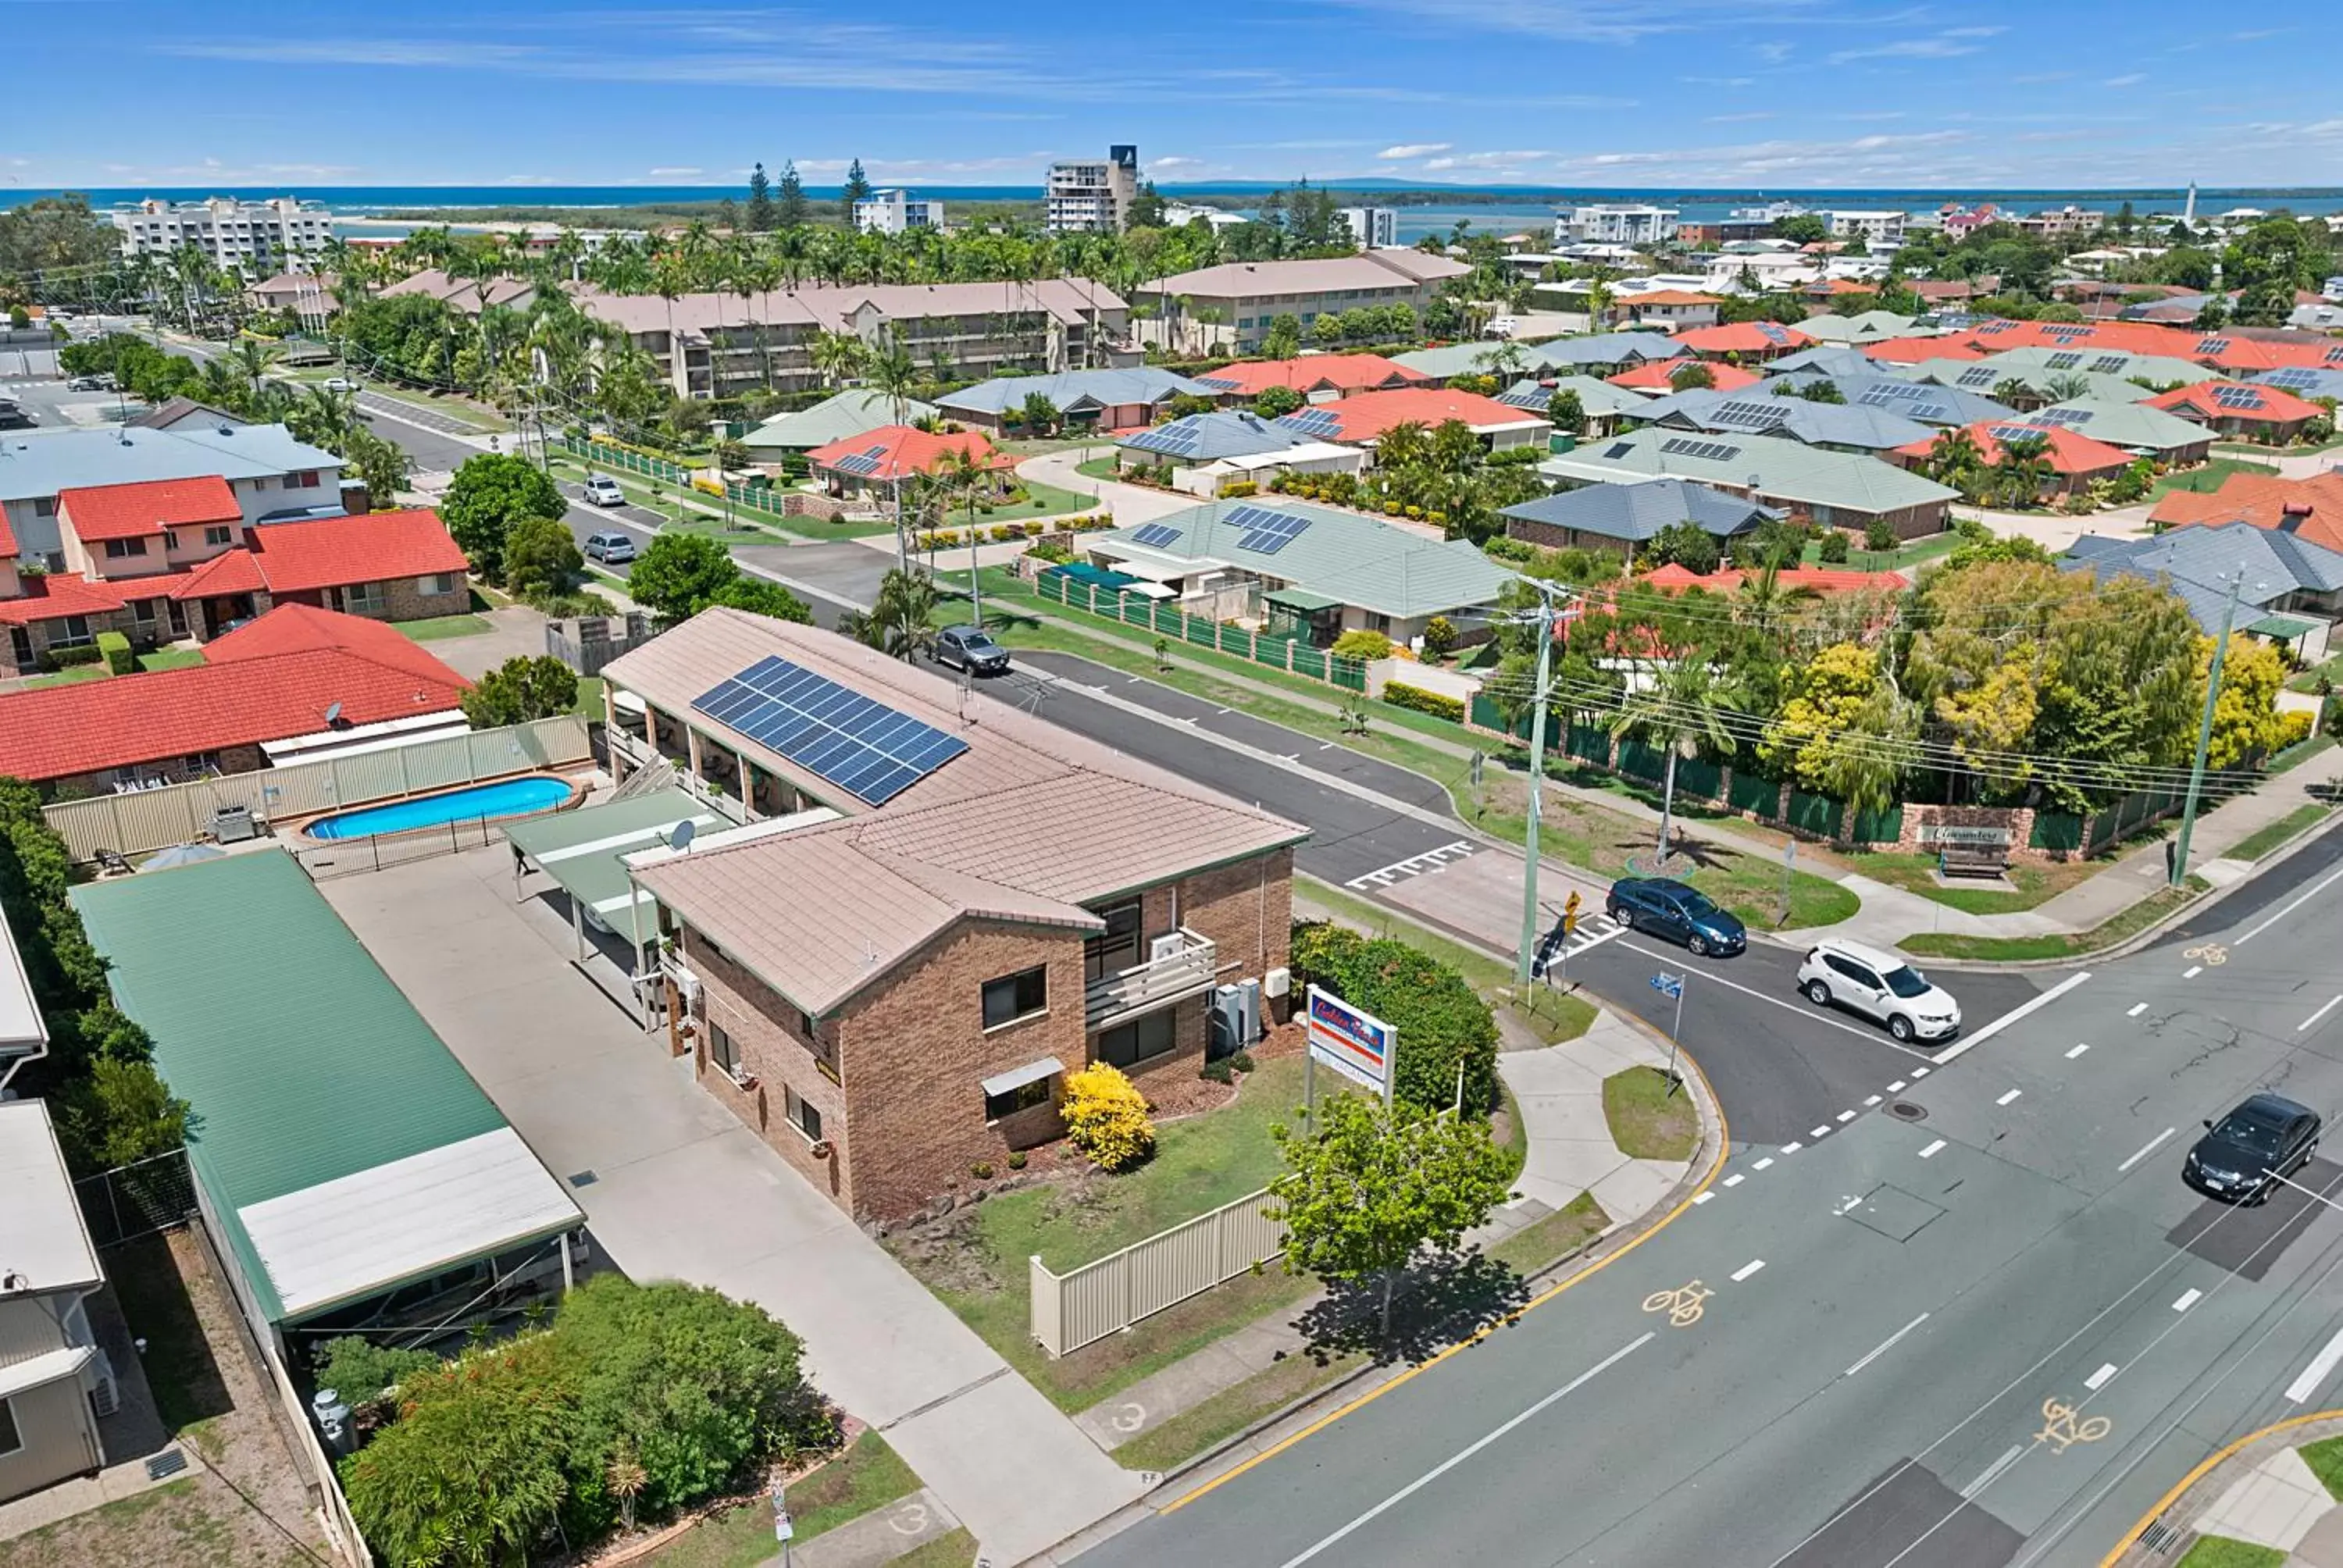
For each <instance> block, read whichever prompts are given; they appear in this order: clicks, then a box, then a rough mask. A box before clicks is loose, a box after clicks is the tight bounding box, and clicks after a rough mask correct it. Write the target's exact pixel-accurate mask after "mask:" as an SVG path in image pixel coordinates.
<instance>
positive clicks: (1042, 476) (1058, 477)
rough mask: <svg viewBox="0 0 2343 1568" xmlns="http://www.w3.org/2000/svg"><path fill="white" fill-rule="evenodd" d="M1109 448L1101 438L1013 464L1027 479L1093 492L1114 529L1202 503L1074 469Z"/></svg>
mask: <svg viewBox="0 0 2343 1568" xmlns="http://www.w3.org/2000/svg"><path fill="white" fill-rule="evenodd" d="M1113 451H1114V447H1113V445H1112V444H1111V443H1110V442H1106V441H1101V442H1100V443H1099V444H1098V445H1096V446H1095V447H1068V448H1067V449H1066V450H1065V451H1062V452H1050V453H1045V454H1044V455H1042V456H1041V457H1028V458H1026V459H1025V460H1024V461H1023V462H1021V463H1020V464H1018V465H1017V471H1018V472H1019V473H1020V474H1022V475H1023V476H1025V477H1027V478H1029V479H1039V480H1041V483H1043V484H1045V485H1055V486H1057V487H1059V488H1060V489H1061V490H1077V491H1081V492H1082V493H1084V494H1089V493H1091V492H1092V491H1095V492H1097V495H1098V498H1099V500H1100V502H1101V504H1102V505H1104V506H1105V508H1107V510H1109V511H1111V512H1112V513H1113V514H1114V521H1115V526H1116V527H1117V528H1132V527H1134V526H1136V525H1138V524H1140V523H1145V522H1152V521H1153V520H1154V519H1155V518H1161V517H1168V516H1170V515H1171V514H1172V513H1173V512H1180V511H1185V510H1187V509H1188V508H1190V507H1193V506H1200V505H1202V498H1200V497H1196V496H1190V495H1183V494H1181V493H1179V492H1176V491H1172V490H1154V489H1150V488H1148V487H1146V486H1144V485H1125V484H1120V483H1117V482H1116V481H1115V480H1112V479H1093V478H1091V477H1090V476H1089V475H1088V474H1084V473H1080V472H1077V470H1078V469H1079V468H1080V467H1081V465H1082V464H1083V463H1085V462H1087V461H1088V460H1090V459H1091V457H1106V456H1109V455H1111V453H1112V452H1113Z"/></svg>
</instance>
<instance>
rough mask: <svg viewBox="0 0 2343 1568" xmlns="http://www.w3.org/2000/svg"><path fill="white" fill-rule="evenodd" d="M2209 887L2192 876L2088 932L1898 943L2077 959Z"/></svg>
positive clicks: (1995, 957)
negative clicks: (2183, 884)
mask: <svg viewBox="0 0 2343 1568" xmlns="http://www.w3.org/2000/svg"><path fill="white" fill-rule="evenodd" d="M2211 886H2212V884H2211V883H2209V882H2207V881H2206V880H2205V879H2204V878H2202V877H2191V878H2189V879H2188V882H2187V886H2186V887H2183V888H2158V889H2157V890H2156V891H2155V892H2153V893H2150V894H2149V895H2148V896H2147V897H2146V898H2144V899H2142V900H2139V901H2138V902H2137V903H2136V904H2134V905H2132V906H2131V907H2130V908H2129V909H2127V910H2121V911H2119V912H2118V913H2117V914H2116V915H2114V916H2112V917H2111V918H2109V919H2108V920H2106V921H2105V922H2104V923H2102V924H2100V925H2098V926H2096V927H2094V928H2092V929H2091V930H2087V931H2071V932H2055V933H2052V934H2050V935H2047V936H2036V937H1967V936H1955V935H1953V934H1951V933H1950V932H1946V931H1920V932H1917V933H1916V934H1914V935H1912V936H1908V937H1906V938H1905V939H1904V940H1902V941H1900V942H1897V943H1896V946H1897V947H1899V948H1902V949H1903V950H1905V951H1906V952H1907V953H1911V954H1913V955H1915V956H1916V957H1919V958H1935V959H1976V960H1980V961H1996V962H2002V963H2009V962H2014V961H2016V960H2025V959H2076V958H2082V957H2085V956H2086V955H2087V954H2090V953H2095V952H2097V951H2098V950H2100V949H2102V948H2111V947H2114V946H2115V945H2116V944H2117V943H2118V942H2121V941H2125V940H2128V939H2129V938H2132V937H2135V936H2137V935H2138V934H2139V933H2140V932H2141V931H2143V930H2147V928H2148V927H2150V926H2152V925H2154V924H2155V923H2156V922H2157V921H2158V920H2162V919H2164V917H2165V916H2167V915H2168V914H2170V913H2172V912H2173V911H2174V910H2177V909H2179V908H2181V907H2182V906H2183V905H2185V904H2187V903H2188V902H2189V901H2190V900H2193V899H2195V898H2196V897H2197V895H2198V894H2199V893H2202V892H2204V891H2206V890H2207V889H2208V888H2210V887H2211Z"/></svg>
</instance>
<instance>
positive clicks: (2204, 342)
mask: <svg viewBox="0 0 2343 1568" xmlns="http://www.w3.org/2000/svg"><path fill="white" fill-rule="evenodd" d="M2228 351H2229V340H2228V339H2227V338H2226V337H2207V338H2202V339H2199V340H2198V342H2197V353H2199V354H2227V352H2228Z"/></svg>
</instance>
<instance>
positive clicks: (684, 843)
mask: <svg viewBox="0 0 2343 1568" xmlns="http://www.w3.org/2000/svg"><path fill="white" fill-rule="evenodd" d="M698 831H699V824H698V823H696V822H694V821H693V820H692V819H690V818H689V817H686V818H685V819H683V820H682V821H680V822H678V823H677V824H676V825H675V826H674V827H672V828H670V829H668V833H667V847H668V848H669V849H676V850H682V849H690V848H691V836H692V835H693V834H694V833H697V832H698Z"/></svg>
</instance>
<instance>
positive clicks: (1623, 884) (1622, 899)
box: [1603, 877, 1749, 954]
mask: <svg viewBox="0 0 2343 1568" xmlns="http://www.w3.org/2000/svg"><path fill="white" fill-rule="evenodd" d="M1603 908H1604V912H1605V913H1607V914H1608V915H1610V917H1611V918H1612V919H1613V920H1616V921H1618V922H1619V923H1620V924H1621V925H1623V926H1625V927H1626V928H1627V929H1628V930H1635V931H1649V932H1650V933H1651V934H1652V935H1654V936H1655V937H1666V938H1667V939H1669V940H1671V941H1679V942H1682V943H1684V946H1685V947H1687V948H1690V949H1691V950H1693V951H1694V953H1698V954H1708V953H1737V952H1739V951H1741V950H1743V949H1744V948H1746V947H1747V946H1748V945H1749V932H1748V930H1747V928H1745V926H1743V925H1742V923H1741V922H1740V920H1737V919H1735V917H1734V916H1732V915H1730V914H1728V913H1726V912H1725V910H1721V909H1719V908H1717V907H1716V903H1715V900H1712V899H1710V898H1709V896H1708V895H1707V894H1706V893H1704V892H1702V891H1701V890H1699V889H1698V888H1694V887H1687V886H1686V885H1684V883H1682V882H1679V881H1676V880H1675V879H1673V878H1669V877H1622V878H1620V879H1619V880H1617V881H1615V882H1614V883H1612V884H1611V893H1610V896H1609V897H1608V898H1606V899H1605V900H1604V903H1603Z"/></svg>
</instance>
